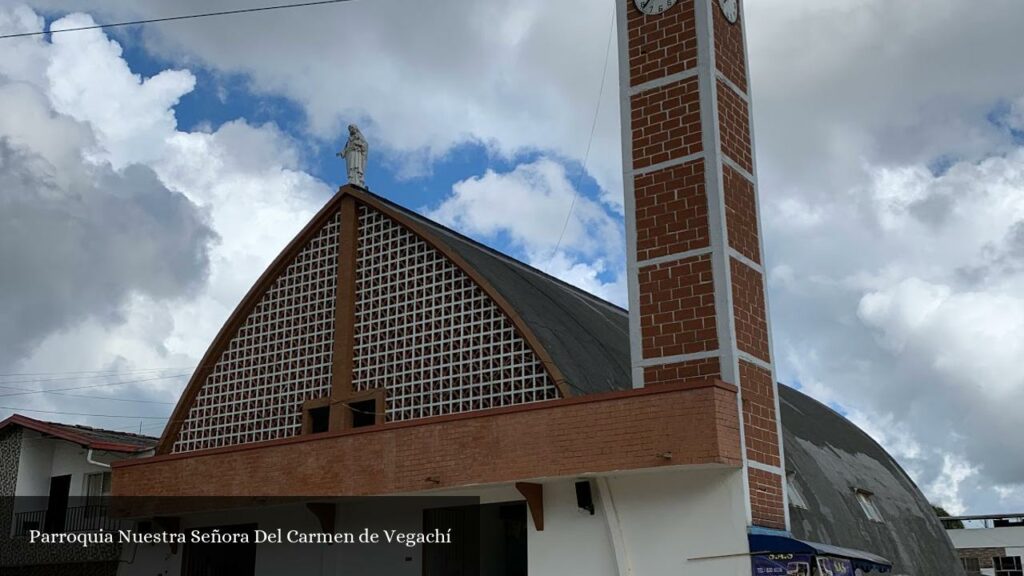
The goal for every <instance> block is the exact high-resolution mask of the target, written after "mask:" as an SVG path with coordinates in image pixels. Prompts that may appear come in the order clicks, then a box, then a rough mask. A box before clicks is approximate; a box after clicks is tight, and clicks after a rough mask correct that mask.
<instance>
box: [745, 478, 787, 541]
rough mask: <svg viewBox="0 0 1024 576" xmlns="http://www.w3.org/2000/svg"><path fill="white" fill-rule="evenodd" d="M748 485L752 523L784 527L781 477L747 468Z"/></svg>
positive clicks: (781, 528) (770, 526) (768, 526)
mask: <svg viewBox="0 0 1024 576" xmlns="http://www.w3.org/2000/svg"><path fill="white" fill-rule="evenodd" d="M747 477H748V479H749V485H750V511H751V514H752V516H753V520H754V524H756V525H758V526H764V527H767V528H778V529H780V530H783V529H785V528H786V517H785V512H784V510H783V508H784V507H783V504H782V477H780V476H779V475H778V474H772V473H771V472H765V471H763V470H758V469H756V468H750V469H748V470H747Z"/></svg>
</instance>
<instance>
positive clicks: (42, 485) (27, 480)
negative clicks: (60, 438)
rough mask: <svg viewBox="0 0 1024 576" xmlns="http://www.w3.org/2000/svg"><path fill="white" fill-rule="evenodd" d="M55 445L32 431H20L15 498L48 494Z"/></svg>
mask: <svg viewBox="0 0 1024 576" xmlns="http://www.w3.org/2000/svg"><path fill="white" fill-rule="evenodd" d="M55 443H56V441H54V440H52V439H50V438H44V437H43V435H42V434H40V433H38V432H36V431H34V430H27V429H23V430H22V433H21V459H20V460H19V461H18V482H17V484H16V485H15V487H14V495H15V496H46V495H48V494H49V493H50V476H51V474H50V470H51V469H52V468H53V449H54V446H55Z"/></svg>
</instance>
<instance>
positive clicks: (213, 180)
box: [0, 0, 1024, 513]
mask: <svg viewBox="0 0 1024 576" xmlns="http://www.w3.org/2000/svg"><path fill="white" fill-rule="evenodd" d="M257 4H260V3H253V2H249V1H248V0H232V1H231V2H228V1H224V2H219V3H218V5H217V8H218V9H229V8H236V7H246V6H253V5H257ZM207 8H208V5H207V3H206V2H201V1H199V0H183V1H180V2H175V3H174V5H173V12H172V11H171V10H172V7H171V5H169V4H167V3H163V2H156V1H155V0H122V1H119V2H117V3H111V2H101V1H99V0H75V1H74V2H70V1H65V0H39V1H30V2H28V3H27V4H26V3H22V2H20V1H15V2H12V1H11V0H0V34H4V33H14V32H25V31H34V30H41V29H44V28H47V29H49V28H50V27H52V28H53V29H60V28H68V27H75V26H85V25H89V24H91V23H93V22H112V21H118V20H131V19H141V18H154V17H162V16H173V15H178V14H184V13H193V12H201V11H203V10H204V9H207ZM71 11H74V12H71ZM746 18H747V23H746V26H747V30H748V34H749V39H750V44H751V46H750V54H751V60H752V63H751V69H752V73H753V90H754V96H755V120H756V134H757V153H758V171H759V177H760V183H761V203H762V210H763V217H764V224H765V234H766V243H767V263H768V266H769V270H770V274H769V288H770V297H771V305H772V320H773V323H774V325H773V330H774V334H775V342H776V353H777V356H778V358H777V361H778V364H779V366H780V377H781V379H782V380H783V381H784V382H787V383H789V384H792V385H795V386H799V387H802V388H803V389H804V390H805V391H807V392H808V393H810V394H812V395H813V396H815V397H817V398H818V399H820V400H822V401H825V402H827V403H829V404H830V405H832V406H834V407H836V408H837V409H839V410H841V411H843V412H844V413H845V414H847V415H848V416H849V417H850V418H852V419H853V420H854V421H855V422H857V423H858V424H859V425H860V426H862V427H863V428H864V429H865V430H867V431H869V432H870V433H871V434H872V435H873V436H874V437H875V438H876V439H878V440H879V441H880V442H882V443H883V444H884V445H885V446H886V447H888V448H889V449H890V450H891V451H892V452H893V453H894V454H895V455H896V456H897V457H898V458H899V460H900V461H901V463H902V464H903V465H904V466H905V467H906V468H907V470H908V471H909V472H910V473H911V474H912V475H913V476H914V477H915V478H916V479H917V481H918V482H919V484H920V485H921V487H922V489H923V490H924V491H925V492H926V493H927V495H928V496H929V497H930V498H932V499H933V500H935V501H936V502H941V503H942V504H943V505H945V506H946V507H947V509H950V510H951V511H954V512H974V513H983V512H999V511H1006V510H1010V511H1019V510H1020V509H1024V442H1020V440H1019V438H1020V437H1021V430H1022V429H1024V410H1022V407H1024V370H1022V369H1021V359H1024V64H1021V62H1020V54H1021V53H1024V36H1021V35H1020V34H1019V30H1018V24H1019V23H1020V22H1022V21H1024V3H1022V2H1020V1H1019V0H989V1H988V2H986V3H984V7H981V6H979V5H978V4H977V3H973V2H965V1H963V0H929V1H928V2H892V1H890V0H833V1H830V2H807V1H806V0H761V1H758V2H751V3H750V6H749V12H748V13H747V15H746ZM612 19H613V8H612V5H611V2H608V1H602V2H597V1H596V0H565V1H561V2H549V1H542V0H519V1H517V2H506V1H500V0H486V1H485V0H480V1H477V2H471V3H467V2H463V1H459V0H435V1H432V2H411V1H401V0H356V1H353V2H351V3H346V4H339V5H331V6H324V7H313V8H303V9H295V10H289V11H278V12H270V13H262V14H253V15H246V16H235V17H227V18H210V19H205V20H196V21H187V22H177V23H167V24H160V25H153V26H147V27H141V28H139V27H135V28H121V29H110V30H107V31H97V30H94V31H85V32H68V33H64V34H56V35H52V36H47V37H40V36H37V37H30V38H18V39H4V40H0V43H2V44H0V271H2V272H0V386H3V387H4V388H2V389H0V406H2V408H0V417H2V416H5V415H6V414H8V413H10V412H11V411H12V410H14V409H17V410H18V411H21V412H24V413H26V414H28V415H31V416H36V417H39V418H44V419H47V418H48V419H60V420H65V421H77V422H86V423H91V424H94V425H100V426H107V427H112V428H120V429H126V430H136V431H137V430H139V429H140V427H141V429H142V431H144V432H148V433H153V434H157V433H159V431H160V430H161V427H162V424H163V421H162V420H161V419H160V418H161V417H162V416H165V415H167V414H168V413H169V412H170V410H171V408H172V403H173V401H174V400H175V399H176V397H177V394H178V393H179V392H180V391H181V389H182V388H183V387H184V384H185V381H186V379H187V375H188V374H189V373H190V370H191V367H192V366H194V364H195V363H196V362H197V361H198V358H199V357H200V356H201V355H202V353H203V352H204V350H205V347H206V345H207V344H208V343H209V341H210V340H211V339H212V337H213V335H214V334H215V333H216V331H217V330H218V328H219V327H220V325H221V323H222V322H223V321H224V320H225V319H226V318H227V316H228V314H229V313H230V312H231V310H232V309H233V308H234V306H235V305H236V304H237V303H238V301H239V299H240V298H241V296H242V295H243V294H244V292H245V291H246V290H247V289H248V287H249V286H250V284H251V283H252V282H253V281H254V280H255V279H256V278H257V277H258V276H259V274H260V273H261V272H262V270H263V268H264V267H265V266H266V265H267V264H268V263H269V261H270V260H271V259H272V258H273V257H274V256H275V255H276V254H277V252H278V251H279V250H280V249H281V248H282V247H283V246H284V245H285V244H286V243H287V241H288V240H289V239H290V238H291V237H292V236H293V235H294V234H295V232H296V231H298V229H299V228H301V226H302V225H303V224H304V223H305V221H306V220H307V219H308V218H309V217H310V216H311V215H312V214H313V213H314V212H315V211H316V210H317V208H318V207H320V206H322V205H323V203H324V202H325V201H326V200H327V198H329V197H330V195H331V194H332V193H333V191H334V190H335V189H336V187H337V186H338V184H340V183H341V181H342V180H343V172H344V168H343V163H342V162H341V161H340V160H339V159H337V158H335V157H334V154H335V153H336V152H337V150H338V149H340V148H341V147H342V146H343V144H344V139H345V136H346V132H345V130H344V127H345V126H346V125H347V124H348V123H349V122H353V121H354V122H357V123H359V125H360V126H361V127H362V128H363V131H364V133H365V134H366V135H367V137H368V139H369V140H370V143H371V147H372V149H371V157H370V167H369V170H368V181H369V185H370V187H371V189H373V190H374V191H376V192H378V193H380V194H382V195H384V196H387V197H389V198H391V199H393V200H395V201H397V202H399V203H401V204H403V205H406V206H409V207H411V208H413V209H416V210H418V211H420V212H422V213H424V214H428V215H430V216H431V217H434V218H436V219H439V220H441V221H442V222H445V223H447V224H449V225H451V226H453V227H455V228H457V229H459V230H461V231H463V232H465V233H467V234H469V235H471V236H473V237H475V238H478V239H479V240H481V241H484V242H486V243H488V244H490V245H492V246H495V247H497V248H499V249H501V250H503V251H505V252H508V253H510V254H512V255H514V256H516V257H518V258H520V259H522V260H524V261H527V262H529V263H531V264H533V265H536V266H538V267H540V268H543V269H545V270H547V271H549V272H551V273H553V274H556V275H558V276H560V277H562V278H565V279H567V280H568V281H570V282H573V283H575V284H577V285H579V286H581V287H583V288H585V289H587V290H590V291H592V292H594V293H596V294H598V295H600V296H603V297H605V298H607V299H610V300H612V301H614V302H617V303H623V302H624V301H625V288H624V286H625V283H624V279H623V277H622V275H623V269H624V240H623V230H622V215H621V210H622V194H621V162H620V156H619V154H620V153H619V125H618V74H617V65H616V50H617V46H616V39H615V38H614V35H612V34H610V33H611V30H612V26H613V21H612ZM609 51H610V57H608V58H606V54H608V53H609ZM602 79H603V81H602ZM602 86H603V90H602ZM592 129H593V130H592ZM592 131H593V136H592V137H591V133H592ZM574 196H575V197H576V200H575V203H574V200H573V198H574ZM573 204H574V208H573V209H572V212H571V216H568V219H567V215H569V214H570V210H569V209H570V205H573ZM563 226H564V228H565V233H564V235H562V234H561V231H562V228H563ZM560 236H561V237H562V238H561V241H560V242H559V237H560ZM111 383H117V384H116V385H112V386H111V385H109V384H111ZM39 389H48V390H51V391H52V392H51V393H46V394H41V393H37V392H33V390H39ZM28 409H31V410H34V412H28V411H27V410H28ZM85 414H89V415H90V416H85ZM98 415H103V416H98ZM125 415H130V417H128V416H125ZM115 416H117V417H115ZM140 416H144V417H145V418H140Z"/></svg>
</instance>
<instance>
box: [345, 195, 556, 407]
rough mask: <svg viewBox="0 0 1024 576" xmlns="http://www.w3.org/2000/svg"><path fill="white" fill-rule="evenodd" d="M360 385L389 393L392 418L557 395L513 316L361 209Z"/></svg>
mask: <svg viewBox="0 0 1024 576" xmlns="http://www.w3.org/2000/svg"><path fill="white" fill-rule="evenodd" d="M357 262H358V264H357V275H356V278H357V285H356V295H357V296H356V325H355V371H354V374H353V386H354V387H355V389H356V390H357V391H365V390H369V389H373V388H385V389H386V390H387V393H386V394H387V420H388V421H399V420H409V419H413V418H424V417H428V416H440V415H443V414H454V413H459V412H467V411H471V410H482V409H486V408H493V407H498V406H509V405H513V404H524V403H527V402H537V401H541V400H549V399H552V398H557V397H558V395H559V393H558V389H557V388H556V387H555V386H554V383H553V381H552V380H551V378H550V377H549V375H548V373H547V371H546V370H545V369H544V366H543V365H542V364H541V363H540V361H539V360H538V359H537V357H536V355H535V354H534V353H533V351H532V350H531V349H530V347H529V345H528V344H527V342H526V341H525V340H524V339H523V338H522V337H521V336H520V335H519V334H518V333H517V332H516V330H515V327H514V326H513V324H512V322H511V320H509V318H508V317H507V316H506V315H505V314H504V313H503V312H502V311H501V310H500V309H499V308H498V306H497V305H496V304H495V303H494V302H493V301H492V300H491V299H490V298H489V297H488V296H487V295H486V294H485V293H484V291H483V290H482V289H481V288H480V287H479V286H478V285H477V284H476V283H475V282H474V281H473V280H472V279H471V278H469V277H468V276H467V275H466V274H465V273H464V272H462V271H461V270H460V269H459V268H458V267H456V266H455V265H454V264H453V263H452V262H451V261H449V260H448V259H447V258H446V257H445V256H444V255H443V254H441V253H440V252H438V251H437V250H434V249H433V248H432V247H430V246H429V245H428V244H427V243H426V242H424V241H423V240H421V239H420V238H419V237H417V236H416V235H414V234H413V233H411V232H410V231H409V230H407V229H406V228H405V227H404V226H402V225H400V224H398V223H397V222H394V221H393V220H391V219H390V218H389V217H387V216H385V215H383V214H381V213H380V212H378V211H376V210H373V209H371V208H367V207H365V206H361V207H360V209H359V246H358V253H357Z"/></svg>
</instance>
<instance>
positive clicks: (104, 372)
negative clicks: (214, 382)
mask: <svg viewBox="0 0 1024 576" xmlns="http://www.w3.org/2000/svg"><path fill="white" fill-rule="evenodd" d="M194 368H195V366H163V367H160V368H132V369H130V370H121V369H117V368H108V369H105V370H68V371H65V372H6V373H0V378H8V377H12V376H68V375H75V374H97V375H99V376H103V375H112V376H116V375H118V374H132V373H135V372H159V371H161V370H168V371H169V370H192V369H194ZM92 377H93V376H82V378H92ZM97 377H98V376H97Z"/></svg>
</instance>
